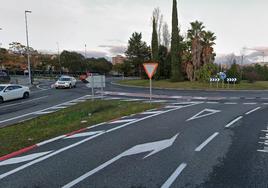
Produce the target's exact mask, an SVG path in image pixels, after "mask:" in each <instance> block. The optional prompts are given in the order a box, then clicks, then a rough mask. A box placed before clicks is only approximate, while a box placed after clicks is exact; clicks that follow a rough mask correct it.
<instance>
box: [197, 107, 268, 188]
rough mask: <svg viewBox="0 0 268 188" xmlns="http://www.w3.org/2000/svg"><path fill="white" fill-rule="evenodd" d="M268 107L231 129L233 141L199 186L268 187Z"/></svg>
mask: <svg viewBox="0 0 268 188" xmlns="http://www.w3.org/2000/svg"><path fill="white" fill-rule="evenodd" d="M267 113H268V109H267V108H264V109H262V110H259V111H258V112H255V113H252V114H251V115H249V116H247V117H246V118H245V119H244V120H243V121H242V123H241V124H240V126H236V127H234V128H233V129H232V134H233V136H232V137H233V142H232V145H231V147H230V149H229V151H228V153H227V154H226V156H225V158H224V159H223V160H222V162H221V163H220V164H219V165H218V166H216V167H215V168H214V170H213V172H212V173H211V174H210V176H209V177H208V178H207V181H206V182H205V183H203V184H201V186H200V187H209V188H210V187H211V188H212V187H215V186H216V187H220V188H221V187H267V186H268V180H267V177H268V153H267V152H268V151H267V152H264V151H261V150H264V149H265V148H266V150H268V148H267V145H266V144H264V143H263V142H265V141H267V140H268V137H267V138H266V136H267V132H268V119H267ZM264 138H265V139H264Z"/></svg>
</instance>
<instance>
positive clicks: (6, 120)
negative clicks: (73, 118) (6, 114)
mask: <svg viewBox="0 0 268 188" xmlns="http://www.w3.org/2000/svg"><path fill="white" fill-rule="evenodd" d="M83 97H85V96H83ZM83 97H79V98H77V99H81V98H83ZM77 99H74V100H77ZM74 100H71V101H68V102H65V103H61V104H58V105H55V106H52V107H49V108H45V109H42V110H39V111H36V112H30V113H27V114H23V115H20V116H16V117H13V118H9V119H5V120H2V121H0V124H2V123H6V122H9V121H13V120H16V119H20V118H24V117H27V116H30V115H36V113H38V112H43V111H46V110H50V109H51V108H54V107H56V106H61V105H64V104H66V103H70V102H72V101H74Z"/></svg>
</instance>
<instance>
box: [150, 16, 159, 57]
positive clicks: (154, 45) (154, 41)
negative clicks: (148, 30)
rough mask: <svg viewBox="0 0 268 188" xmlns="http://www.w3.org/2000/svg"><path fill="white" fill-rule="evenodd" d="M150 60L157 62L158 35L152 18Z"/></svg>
mask: <svg viewBox="0 0 268 188" xmlns="http://www.w3.org/2000/svg"><path fill="white" fill-rule="evenodd" d="M151 45H152V60H153V61H156V62H158V35H157V30H156V22H155V19H153V33H152V43H151Z"/></svg>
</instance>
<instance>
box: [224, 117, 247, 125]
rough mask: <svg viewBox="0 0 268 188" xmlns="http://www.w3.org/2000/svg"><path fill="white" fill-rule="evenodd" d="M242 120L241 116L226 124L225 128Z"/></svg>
mask: <svg viewBox="0 0 268 188" xmlns="http://www.w3.org/2000/svg"><path fill="white" fill-rule="evenodd" d="M242 118H243V116H239V117H238V118H236V119H234V120H233V121H231V122H230V123H228V124H227V125H226V126H225V127H226V128H229V127H230V126H232V125H233V124H234V123H236V122H238V121H239V120H240V119H242Z"/></svg>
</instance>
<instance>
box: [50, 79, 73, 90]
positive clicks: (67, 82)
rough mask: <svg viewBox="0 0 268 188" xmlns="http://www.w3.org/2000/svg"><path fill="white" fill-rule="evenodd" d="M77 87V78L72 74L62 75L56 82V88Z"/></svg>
mask: <svg viewBox="0 0 268 188" xmlns="http://www.w3.org/2000/svg"><path fill="white" fill-rule="evenodd" d="M73 87H76V79H75V78H74V77H71V76H61V77H60V78H59V79H58V81H57V82H56V83H55V88H56V89H58V88H73Z"/></svg>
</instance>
